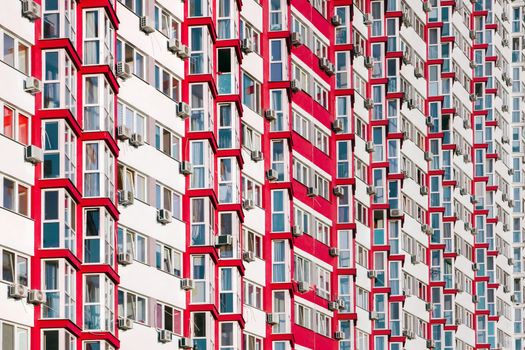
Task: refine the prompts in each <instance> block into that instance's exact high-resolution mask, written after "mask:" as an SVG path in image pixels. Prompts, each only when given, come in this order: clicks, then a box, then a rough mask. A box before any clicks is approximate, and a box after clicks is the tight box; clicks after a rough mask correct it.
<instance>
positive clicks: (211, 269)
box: [190, 255, 215, 304]
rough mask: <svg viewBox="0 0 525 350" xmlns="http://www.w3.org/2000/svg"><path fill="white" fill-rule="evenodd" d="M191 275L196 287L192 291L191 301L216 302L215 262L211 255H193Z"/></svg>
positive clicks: (194, 302) (199, 302) (197, 302)
mask: <svg viewBox="0 0 525 350" xmlns="http://www.w3.org/2000/svg"><path fill="white" fill-rule="evenodd" d="M190 261H191V277H192V279H193V284H194V288H193V289H192V291H191V303H193V304H214V303H215V264H214V262H213V260H212V259H211V257H210V256H209V255H193V256H191V257H190Z"/></svg>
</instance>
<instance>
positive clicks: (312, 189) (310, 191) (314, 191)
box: [306, 187, 317, 198]
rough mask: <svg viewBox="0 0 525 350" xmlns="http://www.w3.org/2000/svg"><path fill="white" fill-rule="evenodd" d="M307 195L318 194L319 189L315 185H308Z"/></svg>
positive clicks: (313, 195)
mask: <svg viewBox="0 0 525 350" xmlns="http://www.w3.org/2000/svg"><path fill="white" fill-rule="evenodd" d="M306 195H307V196H308V197H310V198H312V197H315V196H317V190H316V189H315V187H308V188H307V189H306Z"/></svg>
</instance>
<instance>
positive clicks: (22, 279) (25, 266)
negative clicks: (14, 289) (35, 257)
mask: <svg viewBox="0 0 525 350" xmlns="http://www.w3.org/2000/svg"><path fill="white" fill-rule="evenodd" d="M0 253H1V255H0V263H1V266H2V270H1V271H0V280H1V281H4V282H7V283H16V284H21V285H23V286H26V287H27V286H29V284H28V281H29V258H28V257H25V256H23V255H20V254H18V253H15V252H13V251H10V250H7V249H5V248H2V247H0Z"/></svg>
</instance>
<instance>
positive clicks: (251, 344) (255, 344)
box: [244, 333, 263, 350]
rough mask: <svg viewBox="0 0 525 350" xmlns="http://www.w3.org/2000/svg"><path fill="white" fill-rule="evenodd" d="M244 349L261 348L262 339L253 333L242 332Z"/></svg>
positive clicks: (258, 349)
mask: <svg viewBox="0 0 525 350" xmlns="http://www.w3.org/2000/svg"><path fill="white" fill-rule="evenodd" d="M244 349H245V350H262V349H263V340H262V339H261V338H259V337H256V336H254V335H251V334H247V333H244Z"/></svg>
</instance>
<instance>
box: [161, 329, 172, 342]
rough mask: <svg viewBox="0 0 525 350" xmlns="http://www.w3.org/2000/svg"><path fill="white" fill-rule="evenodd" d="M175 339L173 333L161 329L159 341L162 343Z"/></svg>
mask: <svg viewBox="0 0 525 350" xmlns="http://www.w3.org/2000/svg"><path fill="white" fill-rule="evenodd" d="M172 339H173V333H171V332H170V331H168V330H166V329H161V330H160V331H159V342H161V343H169V342H171V341H172Z"/></svg>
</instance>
